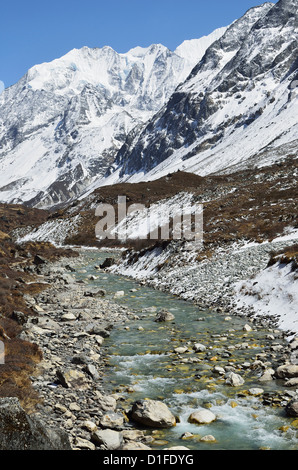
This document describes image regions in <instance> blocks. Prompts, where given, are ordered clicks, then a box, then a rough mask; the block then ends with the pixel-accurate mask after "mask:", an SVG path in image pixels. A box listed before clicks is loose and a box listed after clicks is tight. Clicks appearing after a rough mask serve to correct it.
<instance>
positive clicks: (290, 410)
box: [285, 398, 298, 417]
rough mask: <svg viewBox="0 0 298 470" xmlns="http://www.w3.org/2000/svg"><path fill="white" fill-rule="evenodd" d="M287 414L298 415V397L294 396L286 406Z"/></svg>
mask: <svg viewBox="0 0 298 470" xmlns="http://www.w3.org/2000/svg"><path fill="white" fill-rule="evenodd" d="M285 410H286V414H287V415H288V416H292V417H297V416H298V398H293V399H292V400H291V401H290V402H289V403H288V404H287V406H286V409H285Z"/></svg>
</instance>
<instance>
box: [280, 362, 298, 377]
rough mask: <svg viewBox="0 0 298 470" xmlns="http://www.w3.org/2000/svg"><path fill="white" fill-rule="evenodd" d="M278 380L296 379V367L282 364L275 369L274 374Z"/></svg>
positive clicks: (297, 371)
mask: <svg viewBox="0 0 298 470" xmlns="http://www.w3.org/2000/svg"><path fill="white" fill-rule="evenodd" d="M275 375H276V377H277V378H278V379H291V378H294V377H298V365H296V364H284V365H282V366H279V367H278V368H277V369H276V373H275Z"/></svg>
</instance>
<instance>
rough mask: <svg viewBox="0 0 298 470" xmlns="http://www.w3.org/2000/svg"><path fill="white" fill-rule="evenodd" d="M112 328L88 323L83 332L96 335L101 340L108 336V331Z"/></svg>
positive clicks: (107, 325) (106, 324)
mask: <svg viewBox="0 0 298 470" xmlns="http://www.w3.org/2000/svg"><path fill="white" fill-rule="evenodd" d="M112 328H113V325H112V324H109V323H104V322H100V323H99V322H97V323H89V324H88V325H87V326H86V328H85V332H86V333H88V334H89V335H98V336H101V337H102V338H108V337H109V336H110V331H111V330H112Z"/></svg>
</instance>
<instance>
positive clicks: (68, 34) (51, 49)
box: [0, 0, 277, 92]
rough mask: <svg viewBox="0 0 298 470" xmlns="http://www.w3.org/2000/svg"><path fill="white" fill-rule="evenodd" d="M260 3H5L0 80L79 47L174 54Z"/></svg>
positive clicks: (0, 21) (0, 22) (9, 80)
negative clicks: (157, 46)
mask: <svg viewBox="0 0 298 470" xmlns="http://www.w3.org/2000/svg"><path fill="white" fill-rule="evenodd" d="M276 1H277V0H274V2H275V3H276ZM261 3H263V2H262V1H258V0H179V1H178V0H146V1H143V0H105V1H102V0H59V1H58V0H50V1H47V2H45V1H40V0H39V1H37V0H27V1H24V0H14V1H13V2H9V1H5V2H2V5H1V8H0V81H2V82H4V84H5V86H6V87H7V86H10V85H12V84H14V83H16V82H17V81H18V80H19V79H20V78H21V77H22V76H23V75H24V74H25V73H26V72H27V70H28V69H29V68H30V67H32V66H33V65H35V64H39V63H42V62H49V61H51V60H53V59H56V58H58V57H61V56H62V55H64V54H66V53H67V52H69V51H70V50H71V49H74V48H81V47H83V46H89V47H103V46H105V45H109V46H111V47H112V48H113V49H115V50H116V51H117V52H127V51H128V50H129V49H131V48H132V47H136V46H143V47H146V46H149V45H151V44H154V43H161V44H163V45H165V46H167V47H168V48H169V49H171V50H174V49H176V47H177V46H178V45H179V44H181V43H182V42H183V41H184V40H185V39H194V38H199V37H201V36H204V35H206V34H209V33H211V32H212V31H213V30H214V29H216V28H219V27H221V26H226V25H228V24H230V23H231V22H232V21H234V20H235V19H237V18H239V17H240V16H242V15H243V14H244V13H245V12H246V10H248V9H249V8H251V7H253V6H256V5H259V4H261ZM0 88H1V83H0ZM0 92H1V89H0Z"/></svg>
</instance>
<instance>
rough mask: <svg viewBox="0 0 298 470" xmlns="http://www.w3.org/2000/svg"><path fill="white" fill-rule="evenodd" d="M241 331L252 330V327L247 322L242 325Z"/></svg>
mask: <svg viewBox="0 0 298 470" xmlns="http://www.w3.org/2000/svg"><path fill="white" fill-rule="evenodd" d="M243 331H252V327H251V326H250V325H248V324H246V325H244V327H243Z"/></svg>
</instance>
